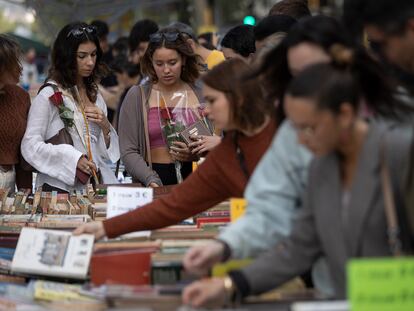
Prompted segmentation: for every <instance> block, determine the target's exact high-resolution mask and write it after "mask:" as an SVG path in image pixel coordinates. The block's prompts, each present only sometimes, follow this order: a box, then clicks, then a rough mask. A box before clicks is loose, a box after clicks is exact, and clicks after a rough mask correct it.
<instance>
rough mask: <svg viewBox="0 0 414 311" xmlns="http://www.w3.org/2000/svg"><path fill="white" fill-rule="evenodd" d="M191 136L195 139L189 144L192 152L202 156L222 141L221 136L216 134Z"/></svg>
mask: <svg viewBox="0 0 414 311" xmlns="http://www.w3.org/2000/svg"><path fill="white" fill-rule="evenodd" d="M190 138H191V139H192V140H194V142H192V143H191V144H189V145H188V146H189V147H190V148H191V152H192V153H193V154H198V155H200V156H203V154H205V153H206V152H208V151H211V150H213V149H214V148H215V147H216V146H217V145H219V144H220V142H221V137H220V136H215V135H214V136H204V135H199V136H191V137H190Z"/></svg>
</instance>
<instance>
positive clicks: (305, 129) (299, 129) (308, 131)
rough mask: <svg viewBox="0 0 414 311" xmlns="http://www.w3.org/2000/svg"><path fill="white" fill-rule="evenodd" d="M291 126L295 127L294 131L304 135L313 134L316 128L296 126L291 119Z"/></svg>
mask: <svg viewBox="0 0 414 311" xmlns="http://www.w3.org/2000/svg"><path fill="white" fill-rule="evenodd" d="M290 124H291V126H292V127H293V128H294V129H295V131H296V133H298V134H302V135H304V136H306V137H312V136H314V135H315V132H316V128H315V126H310V125H308V126H298V125H296V124H293V122H292V121H290Z"/></svg>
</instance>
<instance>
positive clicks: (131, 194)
mask: <svg viewBox="0 0 414 311" xmlns="http://www.w3.org/2000/svg"><path fill="white" fill-rule="evenodd" d="M152 199H153V189H152V188H131V187H108V209H107V215H106V216H107V218H111V217H114V216H118V215H121V214H123V213H126V212H129V211H132V210H134V209H136V208H137V207H141V206H143V205H146V204H148V203H151V202H152Z"/></svg>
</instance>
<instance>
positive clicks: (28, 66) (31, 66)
mask: <svg viewBox="0 0 414 311" xmlns="http://www.w3.org/2000/svg"><path fill="white" fill-rule="evenodd" d="M21 65H22V75H21V78H20V83H21V85H22V87H23V88H24V89H25V90H26V91H29V90H30V86H31V85H34V84H36V83H38V79H39V73H38V71H37V67H36V50H35V49H34V48H30V49H28V50H27V52H26V53H25V54H24V55H23V59H22V60H21Z"/></svg>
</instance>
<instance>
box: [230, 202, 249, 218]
mask: <svg viewBox="0 0 414 311" xmlns="http://www.w3.org/2000/svg"><path fill="white" fill-rule="evenodd" d="M246 206H247V201H246V200H245V199H230V219H231V222H235V221H236V220H237V219H239V218H240V217H241V216H243V215H244V213H245V211H246Z"/></svg>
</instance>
